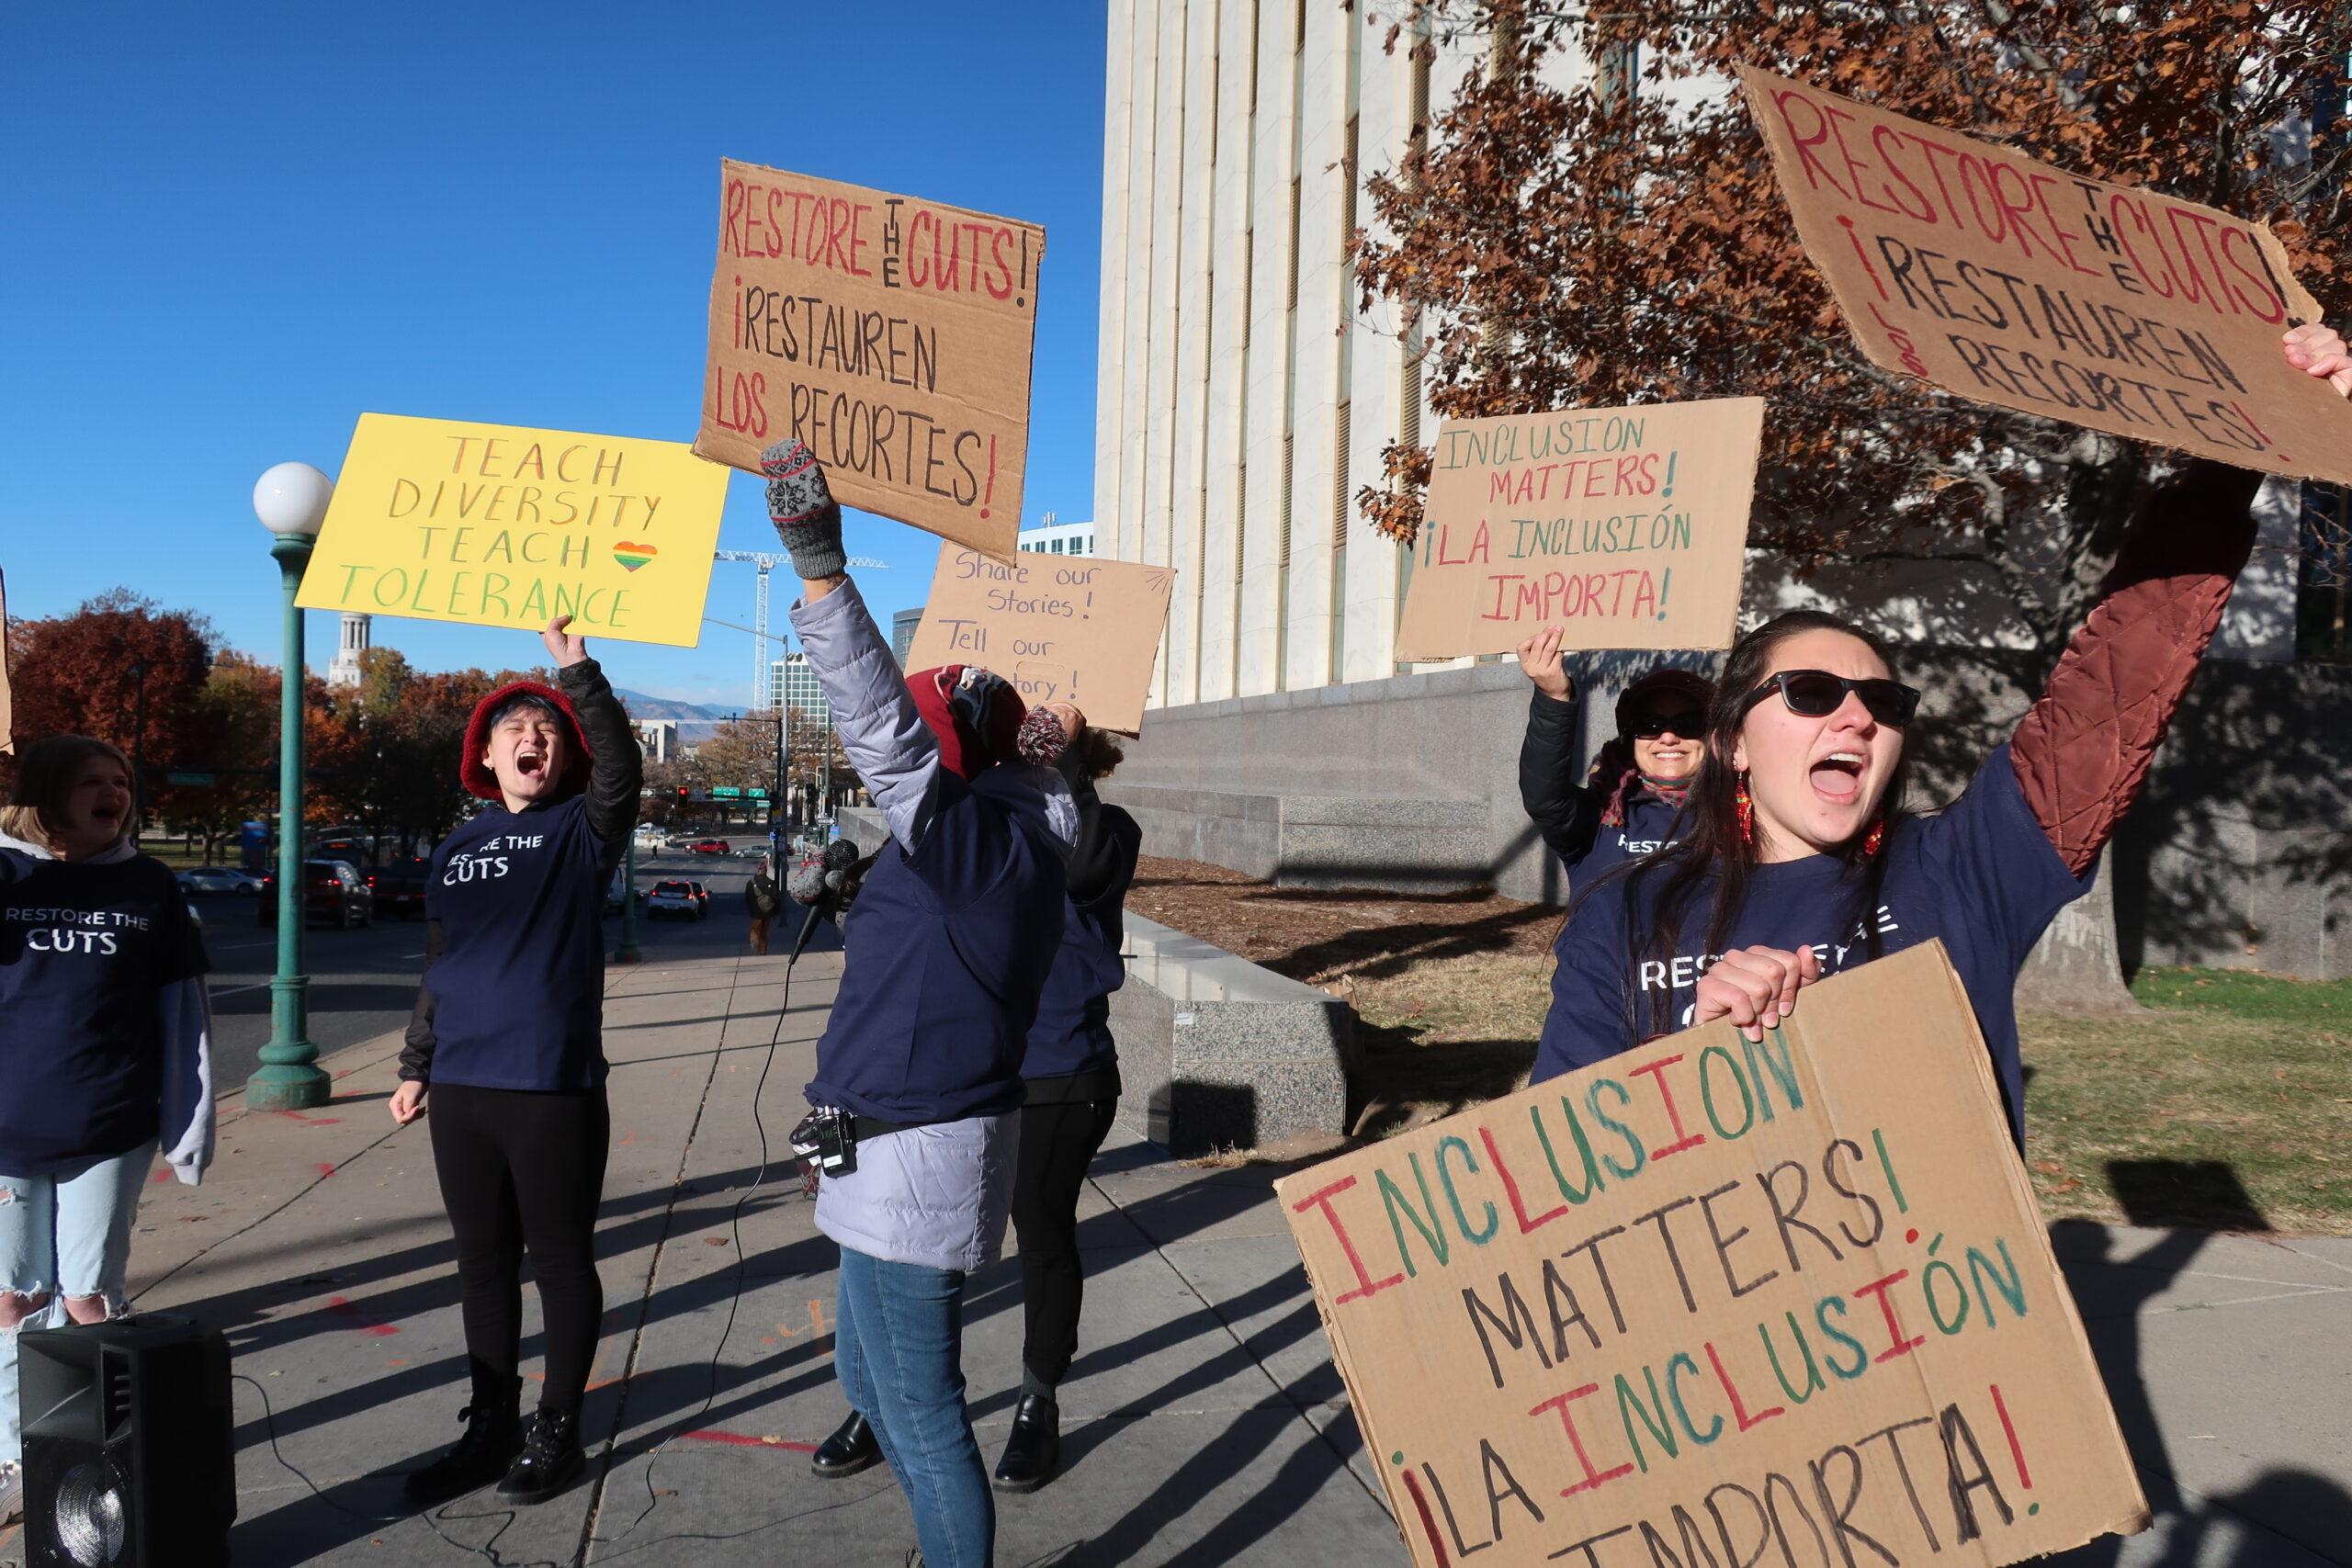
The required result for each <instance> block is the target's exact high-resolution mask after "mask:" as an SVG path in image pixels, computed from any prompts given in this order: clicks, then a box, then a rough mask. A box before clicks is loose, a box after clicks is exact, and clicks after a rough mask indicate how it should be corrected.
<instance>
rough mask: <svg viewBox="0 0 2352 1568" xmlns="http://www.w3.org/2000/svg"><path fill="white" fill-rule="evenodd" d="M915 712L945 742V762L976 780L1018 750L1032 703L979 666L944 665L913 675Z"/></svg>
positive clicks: (958, 773) (942, 744) (909, 687)
mask: <svg viewBox="0 0 2352 1568" xmlns="http://www.w3.org/2000/svg"><path fill="white" fill-rule="evenodd" d="M907 690H908V691H909V692H910V693H911V694H913V695H914V699H915V711H916V712H917V713H919V714H921V715H922V721H923V723H925V724H927V725H929V726H930V727H931V733H932V734H933V736H934V737H936V738H937V739H938V741H939V760H940V761H941V762H942V763H943V764H944V766H945V767H946V769H947V771H948V772H949V773H954V774H955V775H956V777H958V778H961V779H967V780H968V779H975V778H978V776H979V775H980V774H982V773H986V772H987V771H988V770H989V769H990V768H992V767H994V766H995V765H996V764H997V763H999V762H1001V761H1004V760H1005V759H1006V758H1008V757H1010V756H1012V754H1013V748H1014V745H1015V743H1016V742H1017V740H1018V739H1019V737H1020V734H1021V721H1022V720H1023V719H1024V718H1026V717H1028V716H1029V705H1027V704H1026V703H1023V701H1022V700H1021V694H1020V693H1018V692H1016V691H1014V690H1013V689H1012V683H1011V682H1008V681H1006V680H1005V679H1004V677H1003V676H1001V675H999V674H997V673H995V672H994V671H989V670H983V669H981V668H980V667H979V666H978V665H977V664H943V665H941V666H939V667H938V668H937V669H935V670H918V671H915V672H914V673H913V674H911V675H910V676H908V677H907Z"/></svg>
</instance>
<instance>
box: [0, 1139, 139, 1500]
mask: <svg viewBox="0 0 2352 1568" xmlns="http://www.w3.org/2000/svg"><path fill="white" fill-rule="evenodd" d="M154 1159H155V1145H153V1144H147V1145H142V1146H141V1147H139V1148H135V1149H133V1150H131V1151H130V1153H129V1154H125V1155H115V1156H110V1157H108V1158H105V1159H96V1160H92V1161H90V1162H89V1163H88V1164H86V1165H84V1166H80V1167H77V1168H74V1169H71V1170H67V1171H62V1172H60V1173H58V1174H56V1175H54V1176H0V1464H10V1463H16V1462H19V1461H22V1460H23V1458H24V1434H23V1430H22V1428H21V1427H20V1425H19V1422H18V1416H17V1330H19V1329H22V1328H58V1327H62V1326H63V1325H66V1324H67V1323H95V1322H100V1321H103V1320H104V1319H106V1318H107V1317H111V1316H113V1315H115V1314H118V1313H119V1312H121V1311H122V1308H123V1299H122V1296H123V1283H124V1278H125V1276H126V1275H127V1274H128V1272H129V1270H130V1224H131V1221H132V1220H133V1219H134V1218H136V1217H137V1215H138V1213H139V1197H140V1190H141V1188H143V1187H144V1186H146V1184H147V1169H148V1167H150V1166H151V1165H153V1163H154ZM28 1308H29V1309H30V1310H29V1311H28V1310H27V1309H28Z"/></svg>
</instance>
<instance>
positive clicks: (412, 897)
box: [367, 859, 433, 919]
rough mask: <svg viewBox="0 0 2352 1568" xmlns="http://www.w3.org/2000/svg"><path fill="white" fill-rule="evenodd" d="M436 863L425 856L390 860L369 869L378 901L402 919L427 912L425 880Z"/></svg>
mask: <svg viewBox="0 0 2352 1568" xmlns="http://www.w3.org/2000/svg"><path fill="white" fill-rule="evenodd" d="M432 871H433V863H432V862H431V861H428V860H423V859H411V860H396V861H387V862H385V863H383V864H382V865H379V866H378V867H376V868H375V869H374V870H373V871H370V872H368V873H367V879H368V887H369V889H370V890H371V891H373V892H374V894H375V896H376V903H377V904H378V905H379V907H381V908H386V909H388V910H390V912H391V913H393V914H395V915H398V916H400V917H401V919H408V918H409V917H410V916H412V915H415V916H422V915H423V914H424V884H425V879H426V877H428V876H429V875H431V874H432Z"/></svg>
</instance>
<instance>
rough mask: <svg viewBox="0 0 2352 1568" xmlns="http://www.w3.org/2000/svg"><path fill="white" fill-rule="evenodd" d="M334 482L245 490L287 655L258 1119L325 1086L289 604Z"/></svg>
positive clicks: (297, 473) (269, 484) (302, 478)
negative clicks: (271, 565) (281, 615)
mask: <svg viewBox="0 0 2352 1568" xmlns="http://www.w3.org/2000/svg"><path fill="white" fill-rule="evenodd" d="M333 495H334V480H332V479H328V478H327V477H326V475H324V474H322V473H321V472H319V470H318V469H316V468H312V467H311V465H310V464H308V463H280V464H278V465H277V467H276V468H272V469H270V470H269V471H268V472H267V473H266V474H264V475H262V477H261V479H260V482H258V483H257V484H255V485H254V515H255V516H256V517H259V518H260V519H261V522H262V526H263V527H265V528H267V529H268V530H269V531H270V533H271V534H273V535H274V536H276V537H275V538H274V539H273V540H272V541H271V544H270V547H269V553H270V555H271V556H272V557H274V558H276V559H277V572H278V578H279V581H280V582H281V584H282V585H283V588H284V592H285V595H286V655H285V665H284V669H283V671H282V672H281V675H280V679H279V682H278V684H279V687H280V694H279V702H278V722H277V977H276V978H275V979H273V980H271V981H270V983H269V1003H270V1006H269V1019H270V1026H269V1043H268V1044H266V1045H265V1046H263V1047H262V1048H261V1062H262V1065H261V1067H260V1068H259V1070H257V1071H256V1072H255V1073H254V1076H253V1077H249V1078H247V1079H246V1080H245V1103H246V1104H247V1105H249V1106H251V1107H253V1108H254V1109H255V1110H259V1111H307V1110H310V1109H311V1108H312V1107H314V1106H320V1105H324V1104H325V1103H326V1102H327V1100H328V1099H329V1098H330V1093H331V1091H332V1089H333V1088H334V1080H333V1079H331V1078H329V1077H327V1075H326V1073H325V1071H324V1070H323V1069H322V1068H321V1067H320V1066H319V1048H318V1046H316V1045H314V1044H312V1043H311V1017H310V989H311V977H310V976H308V975H305V974H303V973H302V894H303V886H302V674H303V666H302V612H301V610H300V608H298V607H297V606H296V604H295V603H294V594H295V591H296V590H298V589H299V588H300V587H301V586H302V569H303V568H304V567H306V566H308V565H309V564H310V560H311V544H312V543H313V542H314V541H315V540H316V539H317V538H318V536H319V524H320V523H321V522H322V520H323V519H324V518H325V517H326V514H327V502H328V500H329V498H330V497H332V496H333Z"/></svg>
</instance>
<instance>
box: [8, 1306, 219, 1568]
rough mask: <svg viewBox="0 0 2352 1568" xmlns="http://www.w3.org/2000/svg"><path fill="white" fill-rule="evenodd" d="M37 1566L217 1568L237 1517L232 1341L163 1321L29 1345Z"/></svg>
mask: <svg viewBox="0 0 2352 1568" xmlns="http://www.w3.org/2000/svg"><path fill="white" fill-rule="evenodd" d="M17 1348H18V1351H19V1357H18V1363H17V1390H18V1393H19V1396H20V1397H19V1404H18V1408H19V1409H20V1410H21V1412H22V1413H23V1417H24V1429H25V1535H24V1549H25V1568H219V1565H222V1564H226V1563H227V1562H228V1561H229V1526H230V1524H231V1523H232V1521H233V1520H234V1519H235V1518H236V1517H237V1460H236V1448H235V1441H234V1438H233V1436H232V1429H233V1427H234V1426H235V1418H234V1417H233V1416H232V1414H231V1411H230V1404H229V1342H228V1341H227V1340H226V1339H224V1338H222V1337H221V1336H220V1333H219V1332H218V1331H217V1330H214V1329H209V1328H206V1327H204V1326H202V1325H199V1324H198V1323H196V1322H194V1321H193V1320H191V1319H188V1318H185V1317H174V1316H171V1315H169V1314H163V1313H151V1314H143V1315H140V1316H134V1317H123V1318H117V1319H116V1320H114V1321H113V1322H111V1323H96V1324H89V1325H76V1326H73V1327H68V1328H51V1329H38V1330H28V1331H27V1332H26V1333H24V1334H23V1335H21V1336H20V1337H19V1338H18V1341H17Z"/></svg>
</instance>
